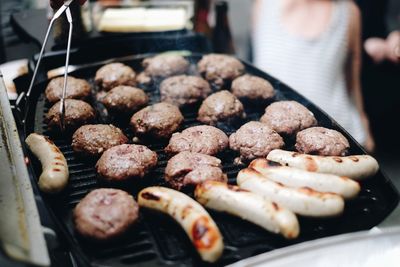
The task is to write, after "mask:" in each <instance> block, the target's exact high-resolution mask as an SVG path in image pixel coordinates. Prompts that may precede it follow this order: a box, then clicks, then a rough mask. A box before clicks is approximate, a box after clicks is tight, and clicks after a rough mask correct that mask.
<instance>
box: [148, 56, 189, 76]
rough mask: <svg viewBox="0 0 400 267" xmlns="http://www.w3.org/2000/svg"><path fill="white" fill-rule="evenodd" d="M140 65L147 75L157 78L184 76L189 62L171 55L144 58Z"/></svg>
mask: <svg viewBox="0 0 400 267" xmlns="http://www.w3.org/2000/svg"><path fill="white" fill-rule="evenodd" d="M142 65H143V68H144V71H145V73H146V74H147V75H149V76H151V77H158V78H160V77H169V76H172V75H179V74H184V73H185V72H187V70H188V69H189V61H187V60H186V59H185V58H184V57H182V56H180V55H172V54H161V55H157V56H154V57H151V58H146V59H144V60H143V62H142Z"/></svg>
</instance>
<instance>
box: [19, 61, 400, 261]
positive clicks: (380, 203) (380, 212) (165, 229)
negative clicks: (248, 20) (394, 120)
mask: <svg viewBox="0 0 400 267" xmlns="http://www.w3.org/2000/svg"><path fill="white" fill-rule="evenodd" d="M200 58H201V55H193V56H190V57H188V59H189V60H190V61H191V62H192V63H193V66H192V70H191V72H192V73H194V74H195V68H194V66H195V63H196V62H197V61H198V60H199V59H200ZM140 62H141V58H137V59H134V60H130V61H125V62H124V63H125V64H128V65H130V66H131V67H133V68H134V69H135V70H136V71H140V70H141V66H140ZM245 65H246V72H247V73H249V74H253V75H257V76H260V77H262V78H265V79H267V80H269V81H270V82H271V83H272V84H273V85H274V87H275V89H276V90H277V96H276V98H275V100H296V101H298V102H300V103H302V104H303V105H305V106H306V107H308V108H309V109H310V110H311V111H312V112H313V113H314V115H315V116H316V118H317V120H318V123H319V125H321V126H324V127H328V128H332V129H336V130H339V131H341V132H342V133H344V135H345V136H346V137H347V138H348V139H349V141H350V144H351V149H350V153H351V154H363V153H364V152H363V150H362V149H361V148H360V146H359V145H358V144H357V143H355V141H354V140H353V139H352V138H351V137H350V136H349V135H348V134H347V133H346V132H344V131H343V129H341V128H340V127H339V126H338V125H337V124H336V123H335V122H334V121H332V120H331V119H330V118H329V117H328V116H327V115H326V114H325V113H323V112H322V111H321V110H319V109H318V108H317V107H315V106H314V105H313V104H311V103H310V102H309V101H307V100H306V99H304V98H303V97H302V96H300V95H299V94H297V93H296V92H294V91H293V90H292V89H290V88H288V87H287V86H286V85H284V84H282V83H280V82H279V81H277V80H276V79H274V78H272V77H270V76H269V75H267V74H265V73H263V72H261V71H259V70H257V69H256V68H254V67H253V66H251V65H249V64H245ZM99 67H100V66H93V67H87V68H82V69H79V70H77V71H75V72H74V73H72V75H73V76H76V77H79V78H84V79H87V80H89V81H90V82H91V83H92V84H93V77H94V74H95V71H96V70H97V69H98V68H99ZM46 85H47V82H45V83H40V84H38V85H37V86H36V88H35V89H34V90H33V91H34V92H36V94H37V95H36V96H35V97H34V98H33V99H34V101H35V103H34V104H32V103H31V105H30V106H31V107H32V110H30V112H29V114H30V118H29V119H28V125H27V134H28V133H29V132H31V131H34V132H38V133H42V134H45V135H48V136H50V138H51V139H52V140H53V141H54V142H55V144H56V145H57V146H58V147H59V148H60V149H61V151H62V152H63V153H64V155H65V157H66V159H67V161H68V165H69V171H70V181H69V184H68V187H67V189H66V190H65V191H64V192H63V193H62V194H61V195H57V196H48V195H43V198H44V201H45V202H46V203H47V204H48V206H49V208H50V211H51V212H52V214H53V215H54V216H55V218H56V222H57V223H58V224H59V226H60V228H61V230H62V231H63V232H64V233H65V237H66V239H67V240H68V241H69V242H70V245H71V250H72V251H73V252H74V254H75V256H76V257H77V258H78V259H79V260H80V261H81V262H82V263H84V264H86V265H93V266H99V265H101V266H133V265H146V266H165V265H172V266H192V265H198V266H204V262H201V260H200V259H199V257H198V256H197V254H196V252H195V250H194V249H193V247H192V245H191V244H190V240H189V239H188V238H187V237H186V235H185V233H184V231H183V230H182V229H181V228H180V227H179V225H178V224H176V223H175V222H174V221H173V220H172V219H170V218H169V217H168V216H166V215H163V214H159V213H156V212H152V211H149V210H145V209H141V212H140V219H139V222H138V223H137V224H136V225H135V226H134V227H133V228H132V229H131V230H130V231H129V233H127V234H125V235H124V236H123V238H121V239H118V240H116V241H113V242H111V243H107V244H98V243H92V242H90V241H88V240H84V239H82V238H81V237H79V236H78V235H77V234H76V233H75V232H74V227H73V222H72V220H71V214H72V210H73V208H74V207H75V205H76V204H77V203H78V202H79V201H80V200H81V199H82V198H83V197H84V196H85V195H86V194H87V193H88V192H89V191H91V190H93V189H95V188H99V187H104V186H107V185H103V184H101V183H100V182H99V181H98V180H97V179H96V173H95V170H94V164H95V162H83V161H82V159H79V158H77V157H75V154H74V152H73V150H72V148H71V135H68V136H63V135H60V134H56V133H52V132H49V131H48V129H47V126H46V124H45V123H44V121H43V119H44V116H45V114H46V113H47V111H48V109H49V104H48V103H47V102H46V101H45V97H44V94H43V92H44V88H45V86H46ZM158 85H159V82H155V83H154V85H152V86H148V87H147V86H145V87H142V88H143V89H144V90H145V91H146V92H147V94H148V95H149V97H150V99H151V104H153V103H156V102H158V101H159V92H158ZM92 104H93V106H94V107H95V108H96V109H97V111H98V115H99V116H98V122H99V123H110V122H113V123H114V124H115V125H117V126H119V127H121V129H124V132H125V133H126V134H127V136H128V137H129V138H130V139H131V140H132V137H133V135H132V132H131V131H130V129H129V127H128V125H127V121H129V119H125V121H119V122H118V121H116V120H114V119H113V118H110V117H109V116H107V115H106V114H104V107H103V106H102V105H100V104H97V103H95V102H94V100H92ZM244 105H245V108H246V113H247V119H246V120H245V121H242V122H241V123H238V124H237V125H227V124H220V125H218V127H219V128H221V129H222V130H223V131H225V132H226V133H227V134H231V133H232V132H234V131H235V130H236V129H237V128H239V127H240V125H242V124H243V123H245V122H246V121H250V120H258V119H259V118H260V116H261V115H262V114H263V113H264V108H265V106H266V104H256V105H249V104H246V103H244ZM182 113H183V115H184V117H185V120H184V123H183V126H182V128H181V130H182V129H185V128H188V127H190V126H194V125H199V124H200V123H199V122H197V121H196V115H197V109H195V110H193V109H192V110H183V112H182ZM285 142H286V148H287V149H292V147H293V140H285ZM144 144H145V145H147V146H148V147H149V148H150V149H152V150H154V151H156V152H157V154H158V157H159V163H158V165H157V168H156V169H155V170H154V171H152V172H151V173H150V174H149V175H147V176H146V177H145V178H144V179H143V180H141V181H139V182H137V181H136V182H135V183H134V184H133V183H132V184H125V185H122V186H121V187H122V188H123V189H124V190H126V191H128V192H130V193H132V194H133V195H134V196H135V197H136V196H137V192H138V191H139V190H140V189H141V188H143V187H146V186H149V185H165V183H164V180H163V173H164V168H165V165H166V163H167V160H168V158H167V155H166V154H165V153H164V152H163V148H164V147H165V146H166V142H165V141H163V142H160V141H158V140H147V141H144ZM218 157H219V158H221V160H222V161H223V169H224V171H225V172H226V173H227V174H228V178H229V182H230V183H235V177H236V174H237V172H238V171H239V170H240V169H241V168H243V167H244V166H240V167H238V166H235V165H233V160H234V158H235V157H236V154H235V153H234V152H233V151H230V150H227V151H225V152H223V153H221V154H220V155H218ZM31 158H32V162H33V166H34V172H35V174H36V177H37V174H39V173H40V165H39V164H38V161H37V160H36V159H34V157H31ZM361 185H362V186H361V192H360V194H359V196H358V197H357V198H356V199H354V200H351V201H347V202H346V207H345V212H344V214H343V215H342V216H340V217H338V218H331V219H309V218H304V217H299V221H300V229H301V234H300V236H299V238H297V239H296V240H293V241H288V240H285V239H284V238H282V237H280V236H278V235H274V234H272V233H269V232H267V231H265V230H263V229H261V228H259V227H257V226H255V225H253V224H251V223H248V222H245V221H243V220H240V219H238V218H236V217H233V216H230V215H227V214H222V213H217V212H213V211H210V214H211V216H212V217H213V218H214V220H215V221H216V223H217V225H218V226H219V228H220V230H221V232H222V234H223V236H224V243H225V250H224V254H223V256H222V258H221V259H220V261H219V262H218V263H217V264H216V265H226V264H229V263H232V262H235V261H238V260H241V259H244V258H247V257H250V256H253V255H257V254H259V253H263V252H267V251H270V250H273V249H276V248H280V247H284V246H288V245H291V244H294V243H298V242H303V241H306V240H312V239H316V238H320V237H325V236H330V235H335V234H340V233H346V232H352V231H357V230H365V229H369V228H372V227H373V226H375V225H377V224H378V223H379V222H381V221H382V220H383V219H384V218H385V217H386V216H387V215H388V214H389V213H390V212H391V211H392V210H393V209H394V207H395V206H396V205H397V203H398V193H397V191H396V190H395V189H394V187H393V185H392V184H391V182H390V181H389V180H388V179H387V178H386V177H385V176H384V175H383V174H382V173H381V172H379V173H378V174H377V175H376V176H375V177H372V178H370V179H368V180H366V181H363V182H362V184H361Z"/></svg>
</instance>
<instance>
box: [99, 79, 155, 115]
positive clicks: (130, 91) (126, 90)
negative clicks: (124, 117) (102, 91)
mask: <svg viewBox="0 0 400 267" xmlns="http://www.w3.org/2000/svg"><path fill="white" fill-rule="evenodd" d="M102 102H103V104H104V106H105V107H106V108H107V110H108V111H110V112H112V113H120V114H124V113H125V114H130V115H132V113H133V112H135V111H138V110H139V109H141V108H143V107H144V106H146V105H147V103H148V102H149V98H148V97H147V95H146V93H145V92H144V91H143V90H142V89H139V88H135V87H132V86H126V85H120V86H117V87H114V88H113V89H111V90H110V91H109V92H108V93H107V95H106V96H105V97H104V98H103V99H102Z"/></svg>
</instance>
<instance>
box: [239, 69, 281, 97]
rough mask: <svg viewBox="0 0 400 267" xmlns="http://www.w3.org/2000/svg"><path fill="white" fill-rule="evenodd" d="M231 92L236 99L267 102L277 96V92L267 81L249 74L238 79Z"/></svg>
mask: <svg viewBox="0 0 400 267" xmlns="http://www.w3.org/2000/svg"><path fill="white" fill-rule="evenodd" d="M231 90H232V93H233V94H234V95H235V96H236V97H238V98H246V99H249V100H257V99H258V100H267V99H271V98H273V97H274V96H275V90H274V88H273V87H272V85H271V84H270V83H269V82H268V81H267V80H264V79H262V78H260V77H257V76H252V75H248V74H246V75H243V76H240V77H239V78H236V79H235V80H234V81H233V82H232V88H231Z"/></svg>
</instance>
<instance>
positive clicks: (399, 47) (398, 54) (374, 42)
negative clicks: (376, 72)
mask: <svg viewBox="0 0 400 267" xmlns="http://www.w3.org/2000/svg"><path fill="white" fill-rule="evenodd" d="M364 49H365V51H366V52H367V54H368V55H369V56H370V57H371V58H372V60H373V61H374V62H375V63H381V62H383V61H385V60H387V61H390V62H392V63H400V31H393V32H391V33H390V34H389V35H388V37H387V38H386V40H385V39H382V38H368V39H367V40H366V41H365V43H364Z"/></svg>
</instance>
